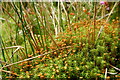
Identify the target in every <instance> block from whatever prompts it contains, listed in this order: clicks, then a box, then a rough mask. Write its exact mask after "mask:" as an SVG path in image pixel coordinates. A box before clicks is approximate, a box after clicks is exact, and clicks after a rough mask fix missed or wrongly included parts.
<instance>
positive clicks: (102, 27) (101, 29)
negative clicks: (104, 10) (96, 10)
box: [97, 2, 117, 39]
mask: <svg viewBox="0 0 120 80" xmlns="http://www.w3.org/2000/svg"><path fill="white" fill-rule="evenodd" d="M116 6H117V2H116V3H115V4H114V6H113V8H112V10H111V11H110V13H109V14H108V17H107V19H106V23H107V22H108V20H109V17H110V16H111V14H112V13H113V10H114V9H115V7H116ZM103 29H104V26H101V28H100V31H99V33H98V37H97V39H98V38H99V36H100V34H101V32H102V31H103Z"/></svg>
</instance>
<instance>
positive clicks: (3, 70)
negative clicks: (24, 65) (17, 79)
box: [0, 69, 18, 76]
mask: <svg viewBox="0 0 120 80" xmlns="http://www.w3.org/2000/svg"><path fill="white" fill-rule="evenodd" d="M0 71H1V72H6V73H9V74H13V75H16V76H18V75H17V74H16V73H13V72H11V71H6V70H2V69H0Z"/></svg>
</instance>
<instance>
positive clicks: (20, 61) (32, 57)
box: [0, 46, 71, 70]
mask: <svg viewBox="0 0 120 80" xmlns="http://www.w3.org/2000/svg"><path fill="white" fill-rule="evenodd" d="M70 47H71V46H67V47H63V48H60V49H65V48H70ZM60 49H57V50H60ZM57 50H53V51H51V52H46V53H44V54H41V55H38V56H34V57H31V58H28V59H24V60H21V61H18V62H15V63H12V64H9V65H6V66H3V67H2V68H1V69H0V70H2V69H3V68H6V67H9V66H12V65H14V64H18V63H22V62H24V61H28V60H31V59H35V58H38V57H41V56H44V55H46V54H49V53H52V52H55V51H57Z"/></svg>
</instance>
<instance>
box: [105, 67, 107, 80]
mask: <svg viewBox="0 0 120 80" xmlns="http://www.w3.org/2000/svg"><path fill="white" fill-rule="evenodd" d="M106 77H107V68H106V70H105V80H106Z"/></svg>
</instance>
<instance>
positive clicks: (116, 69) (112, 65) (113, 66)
mask: <svg viewBox="0 0 120 80" xmlns="http://www.w3.org/2000/svg"><path fill="white" fill-rule="evenodd" d="M110 66H111V67H113V68H114V69H116V70H118V71H120V69H119V68H117V67H115V66H113V65H110Z"/></svg>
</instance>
